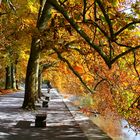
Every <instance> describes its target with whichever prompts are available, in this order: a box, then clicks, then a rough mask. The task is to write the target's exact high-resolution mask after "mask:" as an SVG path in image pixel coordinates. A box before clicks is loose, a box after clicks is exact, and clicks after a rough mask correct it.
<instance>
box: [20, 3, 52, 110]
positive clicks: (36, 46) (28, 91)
mask: <svg viewBox="0 0 140 140" xmlns="http://www.w3.org/2000/svg"><path fill="white" fill-rule="evenodd" d="M42 6H43V10H42V11H41V12H39V14H40V16H38V21H37V28H38V30H39V31H40V32H43V31H44V30H45V29H46V26H47V23H48V21H49V19H50V17H51V9H52V6H51V5H50V4H48V2H47V1H46V2H45V5H42ZM41 9H42V7H41ZM39 11H40V10H39ZM39 58H40V39H39V36H37V35H36V34H35V35H33V38H32V44H31V51H30V58H29V61H28V65H27V72H26V80H25V95H24V102H23V105H22V107H23V109H35V100H36V98H37V96H38V72H39Z"/></svg>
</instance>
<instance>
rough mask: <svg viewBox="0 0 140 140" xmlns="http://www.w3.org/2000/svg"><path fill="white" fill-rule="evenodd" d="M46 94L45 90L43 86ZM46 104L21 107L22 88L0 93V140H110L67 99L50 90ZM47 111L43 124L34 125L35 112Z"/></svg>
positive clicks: (54, 90)
mask: <svg viewBox="0 0 140 140" xmlns="http://www.w3.org/2000/svg"><path fill="white" fill-rule="evenodd" d="M42 92H43V94H44V95H45V96H48V95H47V90H45V89H42ZM49 96H50V101H49V103H48V107H38V108H37V110H36V111H24V110H22V109H21V106H22V102H23V97H24V91H20V92H16V93H12V94H7V95H1V96H0V140H27V139H28V140H111V138H110V137H109V136H108V135H107V134H106V133H104V132H103V131H102V130H101V129H100V128H99V127H97V126H96V125H95V124H93V123H92V122H91V121H90V120H89V118H88V117H86V116H84V115H83V114H82V113H80V111H79V109H78V108H76V107H75V106H73V105H72V104H71V102H69V101H68V100H65V99H63V97H62V96H61V95H60V94H59V93H58V92H57V90H56V89H51V92H50V95H49ZM40 113H46V114H47V118H46V127H35V118H36V115H37V114H40Z"/></svg>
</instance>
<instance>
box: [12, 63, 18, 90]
mask: <svg viewBox="0 0 140 140" xmlns="http://www.w3.org/2000/svg"><path fill="white" fill-rule="evenodd" d="M11 82H12V83H11V84H12V85H11V86H12V89H17V88H16V65H15V64H11Z"/></svg>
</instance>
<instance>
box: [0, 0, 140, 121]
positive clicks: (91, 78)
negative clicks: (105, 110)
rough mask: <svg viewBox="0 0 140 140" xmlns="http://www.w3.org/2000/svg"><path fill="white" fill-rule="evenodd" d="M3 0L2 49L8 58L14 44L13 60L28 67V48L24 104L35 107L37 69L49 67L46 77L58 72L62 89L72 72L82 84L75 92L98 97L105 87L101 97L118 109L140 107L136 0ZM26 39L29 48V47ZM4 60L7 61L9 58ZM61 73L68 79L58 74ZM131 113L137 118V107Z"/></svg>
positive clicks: (139, 14)
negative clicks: (25, 0) (132, 0)
mask: <svg viewBox="0 0 140 140" xmlns="http://www.w3.org/2000/svg"><path fill="white" fill-rule="evenodd" d="M7 2H8V3H5V2H4V1H2V3H1V15H0V18H1V20H2V24H1V27H2V28H1V33H3V34H1V36H2V40H1V44H2V45H1V49H2V50H4V51H6V59H7V56H8V55H7V54H8V53H7V48H8V49H10V48H11V49H12V55H10V57H11V56H12V57H13V58H14V59H13V58H12V59H11V60H15V61H13V62H14V64H16V66H21V65H23V63H22V60H23V61H24V62H25V65H24V67H26V62H27V60H28V57H27V55H28V54H29V60H28V64H27V71H26V80H25V98H24V102H23V108H24V109H35V100H36V99H37V98H38V97H40V81H41V80H40V78H41V74H42V72H43V71H44V70H45V69H48V68H50V69H51V72H50V71H49V70H47V71H46V72H45V75H47V77H49V76H48V75H49V74H51V76H50V78H52V79H51V80H54V81H56V78H57V77H58V78H57V80H58V82H59V84H58V82H57V83H56V82H55V84H56V85H57V86H58V87H59V88H61V89H63V90H64V88H66V87H67V90H68V89H71V87H72V86H73V87H74V85H73V84H72V85H71V86H69V87H68V86H66V83H69V82H68V81H69V80H70V79H71V78H69V76H70V77H71V76H72V77H73V78H72V79H73V80H74V79H75V78H74V77H75V76H76V77H77V78H78V80H79V81H80V83H81V84H82V86H80V88H79V90H78V92H84V93H86V94H88V93H92V94H96V93H97V94H96V95H97V97H98V99H99V98H101V97H100V95H101V94H100V91H101V89H104V90H102V93H103V96H102V98H103V99H102V100H104V101H106V100H107V98H108V96H110V100H111V101H112V102H113V103H112V104H114V103H115V104H116V106H118V108H120V109H121V111H122V110H125V114H126V112H128V110H129V109H130V108H133V105H134V106H136V107H135V111H137V110H136V109H139V104H138V101H139V98H140V97H139V95H140V93H139V91H140V90H139V87H138V85H139V71H140V69H139V50H138V49H139V48H140V42H139V38H140V34H139V30H140V29H139V24H140V20H139V17H140V13H139V8H140V7H139V2H138V1H134V2H129V1H128V0H127V1H126V0H123V1H118V0H112V1H111V0H94V1H90V0H79V1H77V0H40V1H34V0H28V1H27V2H21V1H20V0H18V2H17V1H16V3H15V1H14V0H13V1H10V0H8V1H7ZM8 6H9V7H10V8H8ZM126 9H127V10H126ZM7 17H9V19H7ZM15 21H16V22H15ZM8 23H9V24H8ZM5 25H6V26H5ZM4 30H7V32H4ZM3 42H4V43H3ZM30 42H31V49H29V47H28V46H29V44H30ZM15 46H16V47H15ZM19 46H20V47H19ZM14 48H16V49H14ZM1 52H2V51H1ZM25 56H26V57H25ZM3 57H4V58H5V55H4V56H3ZM4 58H3V59H4ZM17 60H18V61H17ZM3 61H4V60H3ZM13 62H12V63H13ZM6 66H8V67H9V66H10V63H8V64H7V65H6ZM11 66H12V65H11ZM52 66H53V67H52ZM24 67H23V68H24ZM18 69H19V70H20V68H18ZM7 70H8V69H7ZM21 71H22V70H20V72H21ZM58 71H60V72H58ZM71 72H72V73H71ZM64 73H65V78H64V75H63V74H64ZM19 75H20V74H19ZM52 75H55V78H54V77H53V76H52ZM66 75H67V76H66ZM60 76H62V77H63V79H65V80H64V81H65V82H66V83H63V82H62V80H60V79H62V77H61V78H60ZM73 80H72V81H71V80H70V81H71V82H73V83H75V86H77V87H78V86H79V85H80V83H79V82H77V80H76V82H74V81H73ZM60 81H61V83H62V84H61V85H60ZM103 83H104V84H103ZM102 84H103V85H102ZM106 84H107V85H106ZM100 85H102V86H101V87H100V88H99V86H100ZM83 87H84V88H83ZM103 91H106V92H109V95H106V93H104V92H103ZM94 98H96V97H94ZM119 100H121V102H120V101H119ZM106 102H107V101H106ZM109 102H110V101H108V103H109ZM109 106H111V105H109ZM132 112H133V111H132ZM132 112H131V113H132ZM132 114H133V115H134V117H133V118H137V117H136V114H135V113H132ZM135 122H136V121H135Z"/></svg>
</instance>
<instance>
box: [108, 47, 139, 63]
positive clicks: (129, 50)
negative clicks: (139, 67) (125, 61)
mask: <svg viewBox="0 0 140 140" xmlns="http://www.w3.org/2000/svg"><path fill="white" fill-rule="evenodd" d="M139 48H140V45H138V46H136V47H133V48H130V49H128V50H127V51H125V52H123V53H121V54H119V55H117V56H116V57H115V58H113V59H112V60H111V64H113V63H114V62H115V61H116V60H118V59H119V58H120V57H122V56H124V55H126V54H128V53H130V52H132V51H134V50H136V49H139Z"/></svg>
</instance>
